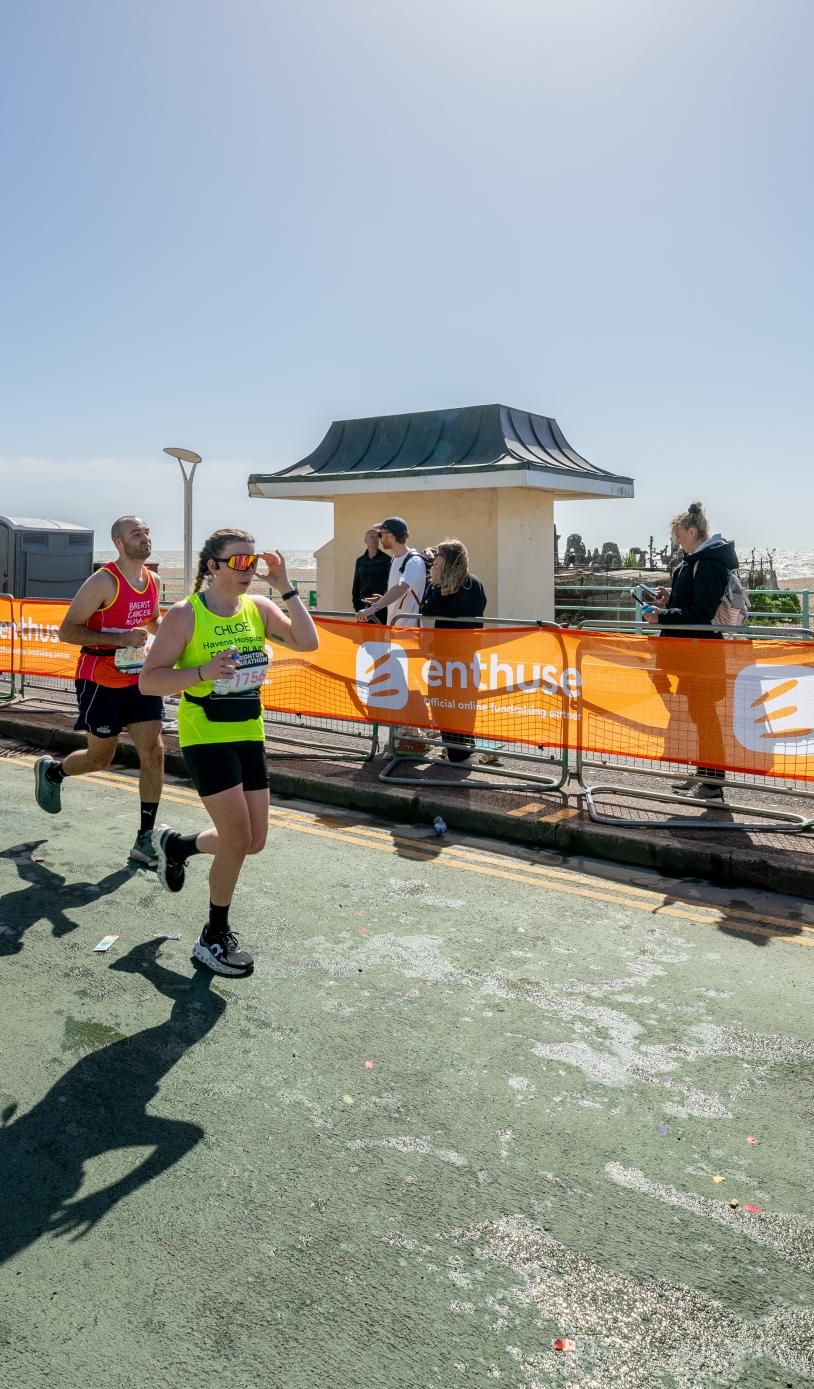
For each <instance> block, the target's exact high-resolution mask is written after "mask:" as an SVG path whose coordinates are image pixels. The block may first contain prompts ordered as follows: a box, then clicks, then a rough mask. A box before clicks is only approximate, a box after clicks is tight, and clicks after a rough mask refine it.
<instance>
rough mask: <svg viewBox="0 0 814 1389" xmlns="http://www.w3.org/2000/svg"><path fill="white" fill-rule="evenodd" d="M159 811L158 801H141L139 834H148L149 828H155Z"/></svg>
mask: <svg viewBox="0 0 814 1389" xmlns="http://www.w3.org/2000/svg"><path fill="white" fill-rule="evenodd" d="M157 813H158V801H142V802H141V824H140V825H139V827H138V832H139V834H146V833H147V831H148V830H152V829H155V817H156V815H157Z"/></svg>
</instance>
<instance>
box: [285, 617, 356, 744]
mask: <svg viewBox="0 0 814 1389" xmlns="http://www.w3.org/2000/svg"><path fill="white" fill-rule="evenodd" d="M311 616H312V617H314V618H319V617H344V618H347V619H349V620H354V619H355V617H356V614H355V613H346V612H332V611H329V610H328V609H327V608H320V609H319V610H318V611H313V610H312V611H311ZM263 719H264V722H265V725H266V730H267V735H266V736H267V737H272V738H273V739H274V741H275V743H285V745H286V748H287V749H288V748H290V749H291V751H290V752H289V751H285V752H276V751H274V750H273V749H270V748H266V755H267V756H268V757H286V758H291V757H309V758H320V757H323V756H324V755H325V754H326V753H331V754H332V755H333V756H334V757H337V758H339V759H342V760H348V761H357V760H358V759H360V758H361V760H362V762H372V761H373V759H374V757H375V756H376V754H377V752H378V751H379V725H378V724H377V723H356V722H354V721H353V720H352V719H334V718H330V717H329V716H327V715H326V716H324V717H322V716H319V715H316V714H297V713H294V712H291V711H286V712H285V713H283V712H281V711H278V710H276V709H264V710H263ZM281 728H282V729H289V730H294V729H296V730H298V731H299V732H301V733H306V734H307V733H316V734H318V735H319V737H320V739H322V738H325V739H327V740H330V741H324V742H322V741H320V742H319V743H316V744H309V743H306V742H304V741H303V739H302V738H297V737H295V736H294V735H293V733H280V732H279V730H280V729H281ZM340 738H341V739H343V740H344V741H343V742H338V741H337V740H338V739H340ZM354 744H355V745H356V746H354Z"/></svg>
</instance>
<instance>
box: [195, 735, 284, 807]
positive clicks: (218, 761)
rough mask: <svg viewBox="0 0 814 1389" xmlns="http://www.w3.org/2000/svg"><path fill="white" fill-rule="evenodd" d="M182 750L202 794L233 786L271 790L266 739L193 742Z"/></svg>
mask: <svg viewBox="0 0 814 1389" xmlns="http://www.w3.org/2000/svg"><path fill="white" fill-rule="evenodd" d="M181 751H182V753H183V754H184V761H185V763H186V765H187V771H188V772H189V774H190V776H191V777H192V780H193V781H194V783H195V790H196V791H197V792H198V795H199V796H216V795H217V794H218V792H219V791H230V790H231V789H232V787H233V786H242V787H243V790H244V791H268V785H269V773H268V766H267V764H266V745H265V743H259V742H250V743H192V744H191V746H190V747H187V748H182V749H181Z"/></svg>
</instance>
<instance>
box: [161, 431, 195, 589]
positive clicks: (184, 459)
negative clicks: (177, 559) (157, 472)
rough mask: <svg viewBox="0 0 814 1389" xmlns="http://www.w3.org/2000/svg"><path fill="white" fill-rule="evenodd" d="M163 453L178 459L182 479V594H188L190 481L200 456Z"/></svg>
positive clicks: (171, 450) (184, 452)
mask: <svg viewBox="0 0 814 1389" xmlns="http://www.w3.org/2000/svg"><path fill="white" fill-rule="evenodd" d="M164 452H165V453H168V454H169V456H170V458H177V459H178V466H179V468H180V469H181V476H182V478H183V479H184V593H189V592H190V591H191V589H192V480H193V478H194V477H195V469H196V468H197V466H198V464H199V463H200V461H201V455H200V454H199V453H193V451H192V449H176V448H166V449H165V450H164ZM185 463H189V464H190V469H189V472H188V473H187V471H186V469H185V468H184V464H185Z"/></svg>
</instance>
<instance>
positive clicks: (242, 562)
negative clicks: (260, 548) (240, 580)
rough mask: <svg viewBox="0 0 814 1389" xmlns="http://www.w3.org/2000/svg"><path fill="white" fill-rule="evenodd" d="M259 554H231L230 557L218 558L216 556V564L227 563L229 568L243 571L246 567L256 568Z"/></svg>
mask: <svg viewBox="0 0 814 1389" xmlns="http://www.w3.org/2000/svg"><path fill="white" fill-rule="evenodd" d="M259 558H260V556H259V555H230V556H229V558H228V559H218V557H217V556H214V560H215V563H216V564H225V565H226V566H227V567H228V568H229V569H237V570H238V571H240V572H242V571H243V570H244V569H255V568H256V567H257V561H258V560H259Z"/></svg>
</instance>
